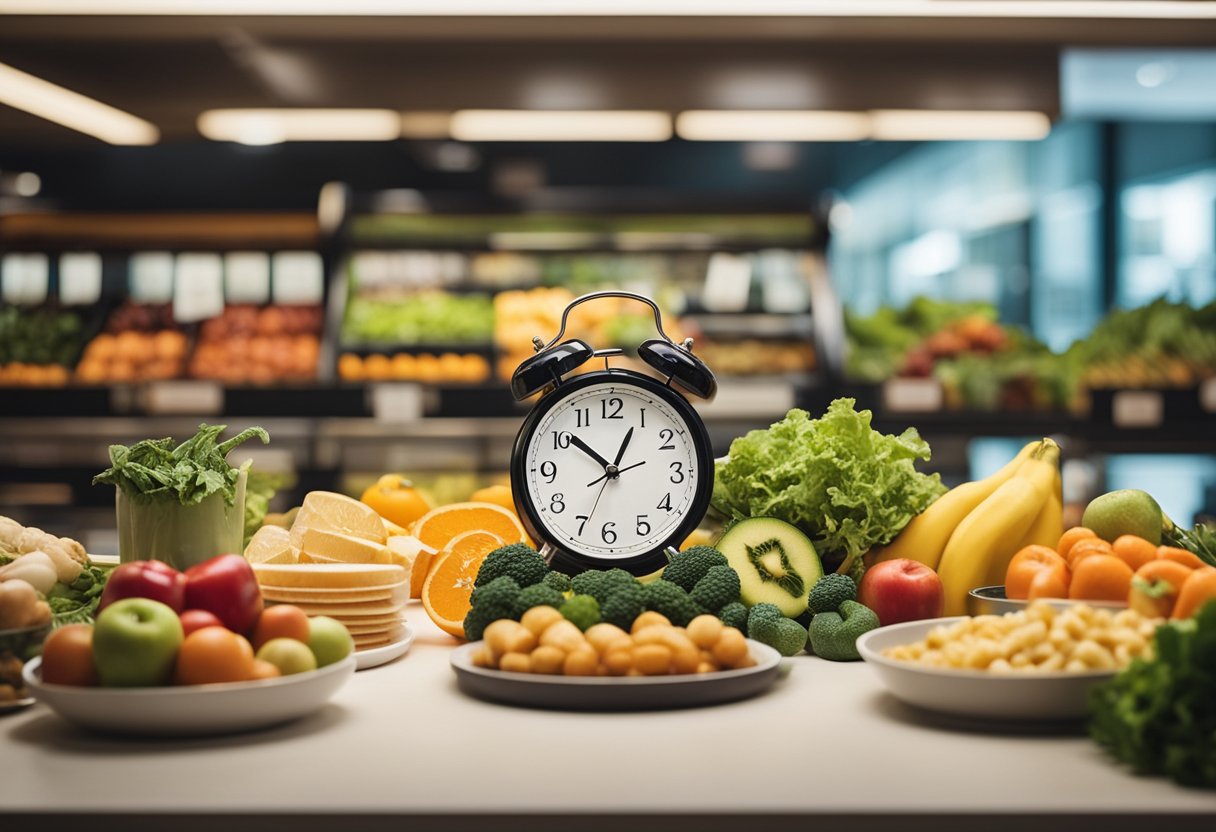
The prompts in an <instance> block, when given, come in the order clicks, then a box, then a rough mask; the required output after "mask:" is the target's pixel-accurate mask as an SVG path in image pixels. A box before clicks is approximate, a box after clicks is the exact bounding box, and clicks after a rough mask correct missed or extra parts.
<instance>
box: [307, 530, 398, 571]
mask: <svg viewBox="0 0 1216 832" xmlns="http://www.w3.org/2000/svg"><path fill="white" fill-rule="evenodd" d="M299 545H300V553H301V554H302V555H308V556H309V557H310V558H312V559H313V560H314V562H320V563H323V562H325V561H332V562H336V563H392V562H393V556H392V553H391V552H389V549H388V547H387V546H385V545H384V544H383V543H380V542H378V541H373V540H367V539H366V538H362V537H355V536H354V535H349V534H343V533H342V532H335V531H330V530H328V529H318V528H311V529H305V530H304V531H303V532H302V533H301V535H300V544H299ZM319 559H321V560H319Z"/></svg>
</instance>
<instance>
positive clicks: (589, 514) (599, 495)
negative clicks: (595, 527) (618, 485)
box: [587, 477, 609, 523]
mask: <svg viewBox="0 0 1216 832" xmlns="http://www.w3.org/2000/svg"><path fill="white" fill-rule="evenodd" d="M600 479H601V480H604V484H603V485H601V486H600V490H599V493H598V494H596V495H595V502H594V503H592V504H591V511H589V512H587V522H588V523H590V522H591V518H592V517H594V516H595V508H596V506H598V505H599V504H600V497H603V496H604V488H605V487H607V485H608V482H609V480H607V479H605V478H604V477H600ZM591 484H592V485H595V483H591Z"/></svg>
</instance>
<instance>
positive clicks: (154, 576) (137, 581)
mask: <svg viewBox="0 0 1216 832" xmlns="http://www.w3.org/2000/svg"><path fill="white" fill-rule="evenodd" d="M185 595H186V576H185V575H183V574H182V573H181V572H178V571H177V570H176V569H174V568H173V567H172V566H170V565H169V564H167V563H162V562H161V561H159V560H133V561H129V562H128V563H123V564H119V565H118V566H116V567H115V568H114V571H113V572H111V573H110V577H109V579H108V580H107V581H106V588H105V589H103V590H102V592H101V601H100V603H99V604H98V605H97V611H98V612H101V611H102V610H104V609H105V608H106V607H108V606H109V605H110V604H112V603H114V602H115V601H120V600H122V599H123V598H149V599H151V600H153V601H160V602H161V603H162V604H164V605H165V606H167V607H169V608H170V609H171V610H173V611H174V612H181V611H182V609H183V608H185V606H186V603H185Z"/></svg>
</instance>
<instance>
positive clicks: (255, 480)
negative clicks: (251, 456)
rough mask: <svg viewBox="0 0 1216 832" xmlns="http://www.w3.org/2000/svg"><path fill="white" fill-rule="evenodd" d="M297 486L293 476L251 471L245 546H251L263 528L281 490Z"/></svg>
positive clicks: (246, 503)
mask: <svg viewBox="0 0 1216 832" xmlns="http://www.w3.org/2000/svg"><path fill="white" fill-rule="evenodd" d="M294 484H295V477H293V476H292V475H291V474H268V473H266V472H265V471H250V472H249V474H248V475H247V476H246V477H245V545H246V546H248V545H249V540H250V538H252V537H253V533H254V532H256V531H257V530H258V529H260V528H262V523H263V522H264V521H265V520H266V514H267V513H268V512H269V511H270V501H271V500H273V499H274V495H275V493H276V492H278V490H279V489H281V488H289V487H291V486H292V485H294Z"/></svg>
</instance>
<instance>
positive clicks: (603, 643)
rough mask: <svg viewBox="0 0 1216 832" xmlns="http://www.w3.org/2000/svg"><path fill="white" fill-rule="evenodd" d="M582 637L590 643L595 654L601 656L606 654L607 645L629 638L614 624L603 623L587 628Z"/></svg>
mask: <svg viewBox="0 0 1216 832" xmlns="http://www.w3.org/2000/svg"><path fill="white" fill-rule="evenodd" d="M583 637H584V638H586V639H587V641H589V642H590V643H591V646H592V647H594V648H595V652H597V653H599V654H600V655H601V656H602V655H603V654H604V653H607V652H608V645H610V644H612V642H614V641H616V640H617V639H619V638H629V634H628V633H627V632H625V631H624V630H622V629H621V628H620V627H618V626H616V625H615V624H609V623H607V622H603V623H600V624H594V625H592V626H590V627H588V628H587V632H585V633H583Z"/></svg>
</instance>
